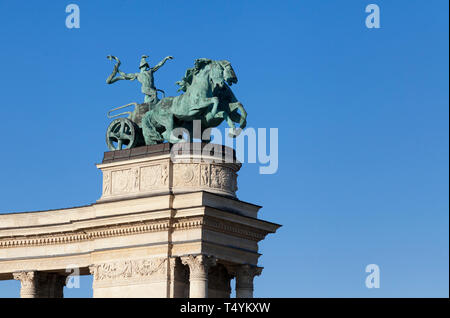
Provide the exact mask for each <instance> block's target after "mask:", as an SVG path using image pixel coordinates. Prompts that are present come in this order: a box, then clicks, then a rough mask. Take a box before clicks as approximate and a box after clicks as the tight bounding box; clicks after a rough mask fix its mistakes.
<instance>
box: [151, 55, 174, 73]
mask: <svg viewBox="0 0 450 318" xmlns="http://www.w3.org/2000/svg"><path fill="white" fill-rule="evenodd" d="M167 60H173V56H167V57H165V58H164V59H163V60H162V61H161V62H159V63H158V64H156V65H155V66H153V67H152V71H153V72H156V71H157V70H159V68H160V67H161V66H163V65H164V63H166V61H167Z"/></svg>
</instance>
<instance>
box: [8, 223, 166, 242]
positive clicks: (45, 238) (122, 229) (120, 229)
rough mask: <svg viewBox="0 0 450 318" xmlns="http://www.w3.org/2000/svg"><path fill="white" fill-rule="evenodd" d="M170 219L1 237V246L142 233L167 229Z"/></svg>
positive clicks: (74, 240) (75, 240)
mask: <svg viewBox="0 0 450 318" xmlns="http://www.w3.org/2000/svg"><path fill="white" fill-rule="evenodd" d="M168 229H169V221H168V220H164V221H157V222H150V221H145V222H134V223H126V224H121V225H112V226H105V227H97V228H91V229H81V230H78V231H71V232H62V233H55V234H44V235H30V236H20V237H12V238H8V239H0V248H8V247H27V246H42V245H54V244H69V243H76V242H82V241H89V240H94V239H97V238H107V237H114V236H124V235H133V234H142V233H148V232H157V231H167V230H168Z"/></svg>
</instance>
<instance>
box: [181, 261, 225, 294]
mask: <svg viewBox="0 0 450 318" xmlns="http://www.w3.org/2000/svg"><path fill="white" fill-rule="evenodd" d="M181 262H182V263H183V264H184V265H188V266H189V297H190V298H208V270H209V268H210V267H211V266H214V265H216V259H215V258H214V257H213V256H206V255H203V254H200V255H196V256H194V255H189V256H183V257H181Z"/></svg>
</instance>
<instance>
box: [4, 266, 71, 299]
mask: <svg viewBox="0 0 450 318" xmlns="http://www.w3.org/2000/svg"><path fill="white" fill-rule="evenodd" d="M13 277H14V279H17V280H20V286H21V288H20V297H21V298H63V290H64V286H65V284H66V277H65V276H63V275H60V274H57V273H43V272H37V271H28V272H26V271H24V272H16V273H13Z"/></svg>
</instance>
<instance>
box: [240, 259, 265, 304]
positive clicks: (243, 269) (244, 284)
mask: <svg viewBox="0 0 450 318" xmlns="http://www.w3.org/2000/svg"><path fill="white" fill-rule="evenodd" d="M235 268H236V298H253V278H254V277H255V276H259V275H261V272H262V267H258V266H252V265H248V264H244V265H238V266H236V267H235Z"/></svg>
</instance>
